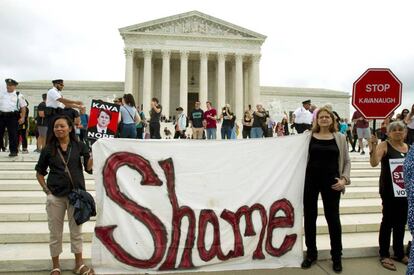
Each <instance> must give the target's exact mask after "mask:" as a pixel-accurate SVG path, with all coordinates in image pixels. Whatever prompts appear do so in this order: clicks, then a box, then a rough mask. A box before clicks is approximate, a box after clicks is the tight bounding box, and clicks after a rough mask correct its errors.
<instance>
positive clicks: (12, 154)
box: [9, 153, 17, 157]
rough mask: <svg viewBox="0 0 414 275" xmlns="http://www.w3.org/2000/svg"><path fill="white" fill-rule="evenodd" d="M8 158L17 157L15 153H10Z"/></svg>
mask: <svg viewBox="0 0 414 275" xmlns="http://www.w3.org/2000/svg"><path fill="white" fill-rule="evenodd" d="M9 157H17V153H10V154H9Z"/></svg>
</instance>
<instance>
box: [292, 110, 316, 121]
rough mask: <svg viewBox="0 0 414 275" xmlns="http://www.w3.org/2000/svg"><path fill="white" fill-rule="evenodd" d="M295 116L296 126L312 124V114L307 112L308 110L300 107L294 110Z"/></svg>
mask: <svg viewBox="0 0 414 275" xmlns="http://www.w3.org/2000/svg"><path fill="white" fill-rule="evenodd" d="M293 114H294V115H295V123H297V124H302V123H304V124H312V113H311V112H309V110H306V109H305V108H303V107H300V108H298V109H296V111H295V112H293Z"/></svg>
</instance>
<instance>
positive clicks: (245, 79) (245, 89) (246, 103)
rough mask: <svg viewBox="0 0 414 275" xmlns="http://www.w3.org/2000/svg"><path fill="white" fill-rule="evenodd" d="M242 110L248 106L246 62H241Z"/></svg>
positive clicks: (247, 70) (247, 71)
mask: <svg viewBox="0 0 414 275" xmlns="http://www.w3.org/2000/svg"><path fill="white" fill-rule="evenodd" d="M243 101H244V102H243V111H245V110H247V109H248V107H249V69H248V66H247V64H246V63H244V64H243Z"/></svg>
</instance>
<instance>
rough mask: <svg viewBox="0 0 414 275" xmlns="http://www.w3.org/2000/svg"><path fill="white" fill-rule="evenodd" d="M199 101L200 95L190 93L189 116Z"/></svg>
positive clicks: (188, 102)
mask: <svg viewBox="0 0 414 275" xmlns="http://www.w3.org/2000/svg"><path fill="white" fill-rule="evenodd" d="M196 101H198V93H188V101H187V114H186V115H187V116H188V115H189V114H190V113H191V111H192V110H193V109H194V105H195V103H196Z"/></svg>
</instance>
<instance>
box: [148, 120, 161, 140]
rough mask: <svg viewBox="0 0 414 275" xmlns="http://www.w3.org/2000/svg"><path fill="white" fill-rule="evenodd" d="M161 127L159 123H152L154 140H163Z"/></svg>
mask: <svg viewBox="0 0 414 275" xmlns="http://www.w3.org/2000/svg"><path fill="white" fill-rule="evenodd" d="M160 127H161V125H160V123H159V122H151V123H150V136H151V138H152V139H161V134H160Z"/></svg>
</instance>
